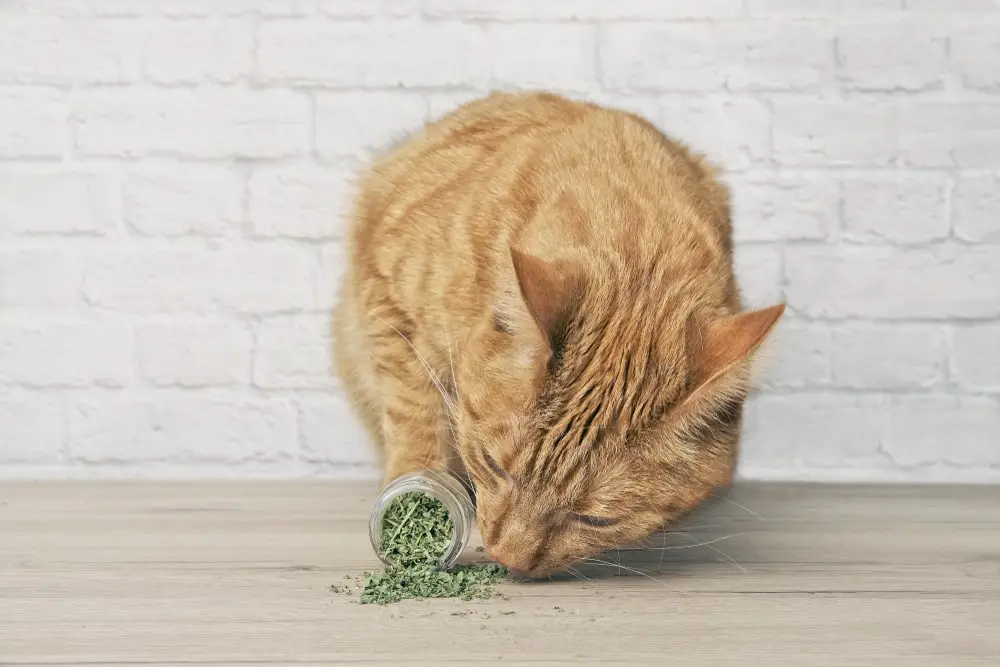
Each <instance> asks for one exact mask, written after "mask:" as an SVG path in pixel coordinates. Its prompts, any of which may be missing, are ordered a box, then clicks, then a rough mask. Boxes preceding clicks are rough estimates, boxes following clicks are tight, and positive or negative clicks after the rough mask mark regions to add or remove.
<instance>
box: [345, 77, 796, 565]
mask: <svg viewBox="0 0 1000 667" xmlns="http://www.w3.org/2000/svg"><path fill="white" fill-rule="evenodd" d="M783 309H784V306H783V305H776V306H773V307H771V308H767V309H764V310H760V311H753V312H745V313H740V312H739V311H740V305H739V296H738V291H737V286H736V283H735V281H734V277H733V270H732V242H731V229H730V220H729V197H728V193H727V190H726V189H725V187H724V186H723V185H721V184H720V183H719V182H718V181H717V180H716V177H715V173H714V170H713V168H712V167H711V166H710V165H708V164H707V163H706V162H705V161H704V160H703V159H702V158H701V157H700V156H697V155H694V154H693V153H691V152H689V151H688V150H687V149H686V148H684V147H683V146H682V145H680V144H678V143H676V142H674V141H671V140H670V139H667V138H666V137H664V136H663V135H662V134H661V133H660V132H659V131H658V130H656V128H654V127H653V126H652V125H651V124H650V123H648V122H646V121H645V120H643V119H641V118H639V117H638V116H635V115H633V114H629V113H626V112H623V111H617V110H612V109H607V108H603V107H599V106H597V105H593V104H587V103H580V102H574V101H570V100H567V99H565V98H562V97H559V96H555V95H550V94H539V93H533V94H501V93H495V94H491V95H489V96H488V97H486V98H483V99H480V100H477V101H474V102H471V103H469V104H467V105H465V106H463V107H461V108H459V109H458V110H456V111H455V112H453V113H451V114H449V115H448V116H446V117H444V118H443V119H441V120H439V121H437V122H433V123H430V124H429V125H428V126H427V127H426V128H425V129H424V130H422V131H421V132H419V133H418V134H416V135H414V136H412V137H410V138H409V139H407V140H406V141H405V142H403V143H402V144H401V145H399V146H397V147H395V148H394V149H393V150H392V151H391V152H390V153H389V154H388V155H386V156H384V157H382V158H380V159H379V160H377V161H376V162H375V164H374V165H373V166H372V167H371V168H370V170H369V171H368V172H367V173H366V174H365V175H364V176H363V177H362V179H361V181H360V192H359V194H358V198H357V202H356V210H355V213H354V219H353V225H352V228H351V231H350V253H349V269H348V273H347V277H346V279H345V283H344V287H343V292H342V294H341V297H340V302H339V304H338V306H337V311H336V313H335V321H336V324H335V334H336V336H335V337H336V359H337V366H338V368H339V372H340V374H341V376H342V378H343V382H344V384H345V386H346V388H347V391H348V393H349V394H350V396H351V398H352V400H353V401H354V403H355V405H356V407H357V410H358V413H359V415H360V417H361V419H362V421H363V422H364V423H365V425H366V426H367V428H368V429H369V431H370V432H371V435H372V438H373V439H374V441H375V442H376V444H377V446H378V448H379V451H380V452H381V454H382V457H383V462H384V466H385V480H386V481H388V480H391V479H394V478H395V477H397V476H399V475H401V474H404V473H407V472H412V471H416V470H420V469H423V468H437V469H444V468H451V469H452V470H455V471H457V472H458V473H459V474H461V475H463V476H465V475H467V476H468V477H469V478H471V480H472V481H473V482H474V484H475V488H476V495H477V511H478V516H479V525H480V529H481V531H482V535H483V539H484V542H485V544H486V547H487V549H488V550H489V552H490V553H491V554H492V555H493V556H494V557H495V558H496V559H497V560H498V561H499V562H501V563H503V564H505V565H507V566H508V567H509V568H511V569H512V570H514V571H518V572H520V573H522V574H523V575H526V576H533V577H537V576H544V575H546V574H549V573H551V572H554V571H558V570H561V569H563V568H565V567H567V566H570V565H572V564H573V563H574V562H576V561H577V560H580V559H582V558H585V557H587V556H590V555H593V554H595V553H597V552H598V551H601V550H603V549H606V548H609V547H613V546H615V545H619V544H622V543H625V542H631V541H635V540H637V539H641V538H643V537H645V536H647V535H649V534H650V533H651V532H653V531H655V530H657V529H659V528H661V527H662V526H664V525H665V524H666V523H669V522H670V521H672V520H675V519H676V518H678V517H680V516H681V515H683V514H685V513H687V512H688V511H690V510H691V509H693V508H694V507H696V506H697V505H698V504H699V503H701V502H702V501H703V500H704V499H706V498H707V497H708V496H710V495H711V493H712V491H713V490H714V489H715V488H717V487H718V486H719V485H723V484H726V483H728V482H729V481H730V479H731V476H732V471H733V467H734V459H735V455H736V449H737V440H738V437H739V430H740V423H741V417H742V411H743V402H744V398H745V396H746V394H747V391H748V388H749V380H748V372H749V363H750V360H751V357H752V356H753V352H754V351H755V350H756V348H757V346H758V345H759V344H760V343H761V342H762V341H763V339H764V338H765V336H767V334H768V333H769V332H770V331H771V329H772V328H773V327H774V325H775V324H776V322H777V321H778V319H779V318H780V316H781V314H782V312H783Z"/></svg>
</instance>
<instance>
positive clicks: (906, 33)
mask: <svg viewBox="0 0 1000 667" xmlns="http://www.w3.org/2000/svg"><path fill="white" fill-rule="evenodd" d="M837 55H838V59H837V70H838V74H839V78H840V81H841V84H842V85H844V86H846V87H847V88H851V89H856V90H866V91H898V90H905V91H918V90H926V89H939V88H941V87H943V86H944V77H945V74H946V73H947V71H948V36H947V34H946V33H945V32H944V31H943V30H942V29H941V28H939V27H937V26H935V25H933V24H932V23H928V22H926V21H913V20H910V21H898V20H893V21H879V22H863V23H850V24H847V25H844V26H841V27H840V28H838V30H837Z"/></svg>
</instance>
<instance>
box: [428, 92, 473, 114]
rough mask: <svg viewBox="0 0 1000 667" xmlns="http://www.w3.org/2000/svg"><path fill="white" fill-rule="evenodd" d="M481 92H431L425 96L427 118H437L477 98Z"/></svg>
mask: <svg viewBox="0 0 1000 667" xmlns="http://www.w3.org/2000/svg"><path fill="white" fill-rule="evenodd" d="M482 96H483V93H480V92H476V91H467V92H461V93H431V94H430V95H428V96H427V111H428V115H427V118H428V119H429V120H437V119H438V118H441V117H442V116H444V115H445V114H447V113H451V112H452V111H454V110H455V109H457V108H458V107H460V106H462V105H463V104H465V103H467V102H471V101H472V100H477V99H479V98H480V97H482Z"/></svg>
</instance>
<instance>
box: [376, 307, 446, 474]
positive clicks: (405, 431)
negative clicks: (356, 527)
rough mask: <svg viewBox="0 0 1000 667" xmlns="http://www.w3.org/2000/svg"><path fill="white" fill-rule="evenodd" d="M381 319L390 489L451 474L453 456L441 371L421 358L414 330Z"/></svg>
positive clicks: (379, 353)
mask: <svg viewBox="0 0 1000 667" xmlns="http://www.w3.org/2000/svg"><path fill="white" fill-rule="evenodd" d="M407 324H408V323H407V322H405V321H403V320H401V321H399V322H397V323H393V322H390V321H388V320H386V319H381V320H379V321H378V322H377V323H376V326H375V327H373V335H372V343H373V345H372V351H373V355H372V356H373V361H374V363H375V368H376V369H377V374H378V380H379V385H380V388H381V393H382V405H383V413H382V433H383V435H384V437H385V476H384V479H383V481H384V482H386V483H388V482H390V481H392V480H394V479H396V478H397V477H399V476H401V475H405V474H407V473H411V472H418V471H420V470H446V469H448V467H449V461H450V459H451V451H452V438H451V429H450V419H449V415H448V401H449V396H448V394H447V393H446V388H445V386H444V380H443V379H442V376H441V374H440V372H439V371H437V370H435V369H434V367H433V366H432V365H431V364H432V360H430V359H428V358H427V354H424V353H421V352H420V348H419V340H417V339H416V337H415V336H414V334H413V329H412V327H410V326H406V325H407Z"/></svg>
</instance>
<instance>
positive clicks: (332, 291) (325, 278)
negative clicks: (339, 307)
mask: <svg viewBox="0 0 1000 667" xmlns="http://www.w3.org/2000/svg"><path fill="white" fill-rule="evenodd" d="M346 270H347V256H346V251H345V250H344V246H343V244H342V243H326V244H324V245H323V246H322V247H321V248H320V258H319V272H318V274H317V285H316V307H317V308H318V309H320V310H330V309H331V308H333V306H334V304H336V303H337V301H338V299H339V296H340V287H341V285H342V284H343V281H344V274H345V272H346Z"/></svg>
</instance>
